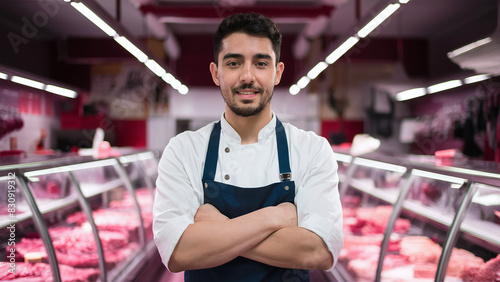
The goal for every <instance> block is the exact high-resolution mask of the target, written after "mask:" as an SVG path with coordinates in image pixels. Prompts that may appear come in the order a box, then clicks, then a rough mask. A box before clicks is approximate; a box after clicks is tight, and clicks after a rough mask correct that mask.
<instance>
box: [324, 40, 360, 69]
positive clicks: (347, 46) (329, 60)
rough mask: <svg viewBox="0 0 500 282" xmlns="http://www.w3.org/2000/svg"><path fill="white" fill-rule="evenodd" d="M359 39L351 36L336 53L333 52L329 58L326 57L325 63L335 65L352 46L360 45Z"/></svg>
mask: <svg viewBox="0 0 500 282" xmlns="http://www.w3.org/2000/svg"><path fill="white" fill-rule="evenodd" d="M358 41H359V38H357V37H354V36H351V37H349V38H348V39H347V40H346V41H345V42H344V43H342V45H340V46H339V47H338V48H337V49H335V51H333V52H332V53H331V54H330V55H329V56H328V57H326V59H325V62H326V63H327V64H333V63H335V61H337V60H338V59H339V58H340V57H342V55H344V54H345V53H346V52H347V51H348V50H349V49H351V47H352V46H354V45H355V44H356V43H358Z"/></svg>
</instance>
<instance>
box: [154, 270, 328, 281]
mask: <svg viewBox="0 0 500 282" xmlns="http://www.w3.org/2000/svg"><path fill="white" fill-rule="evenodd" d="M310 276H311V282H331V281H330V280H329V279H328V278H327V276H326V275H325V274H324V273H323V271H319V270H312V271H311V272H310ZM183 281H184V273H183V272H179V273H170V272H168V271H165V272H164V273H163V275H162V277H161V278H160V279H159V280H158V281H157V282H183Z"/></svg>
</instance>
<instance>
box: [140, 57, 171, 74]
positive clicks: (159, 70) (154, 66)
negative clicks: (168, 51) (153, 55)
mask: <svg viewBox="0 0 500 282" xmlns="http://www.w3.org/2000/svg"><path fill="white" fill-rule="evenodd" d="M145 64H146V67H148V68H149V69H150V70H151V71H152V72H153V73H154V74H156V75H157V76H159V77H162V76H163V75H165V74H166V73H167V71H166V70H165V69H164V68H163V67H162V66H160V65H159V64H158V63H157V62H156V61H155V60H147V61H146V63H145Z"/></svg>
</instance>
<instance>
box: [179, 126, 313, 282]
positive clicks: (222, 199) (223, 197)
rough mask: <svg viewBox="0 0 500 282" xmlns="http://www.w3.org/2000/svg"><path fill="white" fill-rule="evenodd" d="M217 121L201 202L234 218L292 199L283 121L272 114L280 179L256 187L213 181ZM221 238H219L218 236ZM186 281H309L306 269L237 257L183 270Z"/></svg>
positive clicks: (206, 165) (209, 148)
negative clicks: (228, 260)
mask: <svg viewBox="0 0 500 282" xmlns="http://www.w3.org/2000/svg"><path fill="white" fill-rule="evenodd" d="M220 131H221V126H220V121H219V122H217V123H215V125H214V129H213V130H212V134H211V136H210V141H209V144H208V151H207V157H206V159H205V168H204V171H203V179H202V181H203V187H204V190H203V192H204V203H209V204H211V205H213V206H215V207H216V208H217V209H218V210H219V211H220V212H221V213H223V214H224V215H226V216H227V217H229V218H235V217H238V216H240V215H244V214H247V213H250V212H253V211H255V210H258V209H261V208H264V207H268V206H276V205H278V204H280V203H284V202H290V203H293V202H294V198H295V183H294V182H293V181H290V179H291V170H290V162H289V158H288V144H287V141H286V134H285V129H284V127H283V124H282V123H281V122H280V121H279V120H278V119H277V118H276V140H277V145H278V159H279V167H280V179H281V182H277V183H274V184H270V185H267V186H264V187H258V188H241V187H237V186H234V185H228V184H224V183H220V182H216V181H214V177H215V171H216V168H217V160H218V153H219V140H220ZM221 239H222V238H221ZM184 280H185V281H186V282H197V281H203V282H205V281H213V282H224V281H228V282H240V281H242V282H243V281H249V282H256V281H294V282H295V281H297V282H300V281H307V282H308V281H309V270H302V269H286V268H279V267H274V266H270V265H267V264H263V263H260V262H256V261H253V260H250V259H247V258H244V257H237V258H235V259H234V260H232V261H230V262H228V263H225V264H223V265H220V266H217V267H214V268H208V269H199V270H188V271H185V272H184Z"/></svg>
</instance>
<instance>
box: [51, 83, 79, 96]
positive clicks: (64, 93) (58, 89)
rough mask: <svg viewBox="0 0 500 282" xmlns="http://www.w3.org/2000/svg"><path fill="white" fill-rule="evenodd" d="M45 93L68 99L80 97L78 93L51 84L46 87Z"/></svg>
mask: <svg viewBox="0 0 500 282" xmlns="http://www.w3.org/2000/svg"><path fill="white" fill-rule="evenodd" d="M45 91H47V92H50V93H53V94H57V95H60V96H64V97H68V98H76V96H77V95H78V93H76V91H73V90H70V89H66V88H63V87H59V86H55V85H50V84H47V85H46V86H45Z"/></svg>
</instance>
